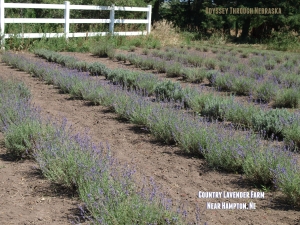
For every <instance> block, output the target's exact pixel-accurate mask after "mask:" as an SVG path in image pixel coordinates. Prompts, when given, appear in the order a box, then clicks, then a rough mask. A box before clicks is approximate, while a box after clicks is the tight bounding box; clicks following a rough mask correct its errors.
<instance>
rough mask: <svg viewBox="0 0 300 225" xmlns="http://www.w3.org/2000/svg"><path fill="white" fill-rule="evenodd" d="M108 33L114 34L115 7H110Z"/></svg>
mask: <svg viewBox="0 0 300 225" xmlns="http://www.w3.org/2000/svg"><path fill="white" fill-rule="evenodd" d="M109 19H110V23H109V32H110V33H111V34H114V25H115V5H111V9H110V14H109Z"/></svg>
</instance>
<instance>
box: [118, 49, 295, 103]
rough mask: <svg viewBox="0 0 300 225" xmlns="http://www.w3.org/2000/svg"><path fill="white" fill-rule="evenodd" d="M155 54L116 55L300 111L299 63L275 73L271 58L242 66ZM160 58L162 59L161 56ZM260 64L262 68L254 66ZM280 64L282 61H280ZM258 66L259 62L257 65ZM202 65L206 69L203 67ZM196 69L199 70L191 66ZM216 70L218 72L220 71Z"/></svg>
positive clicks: (223, 58)
mask: <svg viewBox="0 0 300 225" xmlns="http://www.w3.org/2000/svg"><path fill="white" fill-rule="evenodd" d="M160 52H161V53H160V54H154V53H152V54H153V56H155V57H150V56H141V55H137V54H129V55H126V54H116V55H115V58H116V59H117V60H119V61H124V62H126V61H129V62H130V63H131V64H133V65H135V66H136V67H138V68H141V69H143V70H154V69H155V70H157V71H158V72H162V73H166V75H167V77H183V78H185V79H186V80H187V81H188V82H195V83H201V82H203V81H204V79H205V78H207V79H208V80H209V82H210V84H211V85H212V86H213V87H215V88H217V90H219V91H229V92H232V93H235V94H237V95H246V96H251V97H252V98H254V99H257V100H260V101H264V102H271V101H272V100H273V101H274V103H273V105H274V107H291V108H298V107H299V105H300V101H299V99H300V90H299V88H300V78H299V74H300V68H299V69H298V70H297V64H298V60H297V59H296V58H294V59H293V60H292V61H286V62H285V63H284V64H283V65H282V66H281V67H279V68H277V69H276V70H274V71H273V72H268V71H269V70H272V69H274V67H275V64H276V62H275V61H274V60H273V59H270V58H267V57H255V58H251V60H250V65H249V66H248V65H246V64H244V63H243V64H241V63H238V59H236V60H234V58H232V57H227V56H224V55H220V56H218V57H217V58H218V59H219V60H220V62H218V61H216V60H215V59H213V58H206V57H205V56H204V57H201V56H198V55H191V54H188V55H180V54H175V53H174V52H167V53H165V52H162V51H160ZM157 56H158V57H157ZM168 60H169V61H168ZM256 62H259V63H260V65H259V66H258V65H254V64H255V63H256ZM277 62H278V63H280V62H281V60H279V59H278V60H277ZM256 64H257V63H256ZM202 65H204V66H205V68H203V67H201V66H202ZM191 66H195V67H191ZM217 68H218V70H215V71H212V70H214V69H217Z"/></svg>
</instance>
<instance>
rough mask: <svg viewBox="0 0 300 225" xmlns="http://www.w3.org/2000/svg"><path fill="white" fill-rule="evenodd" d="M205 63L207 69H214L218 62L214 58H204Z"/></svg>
mask: <svg viewBox="0 0 300 225" xmlns="http://www.w3.org/2000/svg"><path fill="white" fill-rule="evenodd" d="M204 65H205V67H206V68H207V69H209V70H213V69H215V68H216V65H217V62H216V61H215V60H214V59H206V60H204Z"/></svg>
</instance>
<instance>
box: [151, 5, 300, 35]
mask: <svg viewBox="0 0 300 225" xmlns="http://www.w3.org/2000/svg"><path fill="white" fill-rule="evenodd" d="M230 7H231V8H230ZM223 8H225V9H224V10H223ZM239 8H240V10H239ZM241 8H247V9H242V10H241ZM257 8H258V10H256V9H257ZM208 9H209V10H208ZM214 9H215V10H214ZM226 9H228V10H227V13H226ZM230 9H231V10H230ZM233 9H238V10H233ZM252 9H254V10H252ZM154 12H156V13H155V15H153V16H154V20H158V19H161V18H165V19H167V20H169V21H172V22H173V24H175V25H176V26H178V27H180V28H181V29H183V30H186V31H199V32H201V33H207V32H210V31H220V32H223V33H224V34H228V35H229V34H230V31H232V30H234V31H235V34H236V35H237V34H238V32H239V31H241V32H242V33H241V38H246V37H251V38H255V39H263V38H267V37H269V36H270V35H271V32H272V30H274V31H277V32H279V31H280V32H289V31H294V32H298V35H299V31H300V1H299V0H284V1H283V0H264V1H262V0H251V1H249V0H236V1H234V0H232V1H226V0H194V1H193V0H186V1H182V0H181V1H179V0H170V1H168V2H160V4H159V5H157V4H156V5H155V7H154ZM209 12H210V13H209ZM212 12H213V13H212ZM241 12H242V13H241ZM249 12H252V13H251V14H250V13H249ZM257 12H259V13H257ZM217 13H218V14H217ZM275 13H276V14H275Z"/></svg>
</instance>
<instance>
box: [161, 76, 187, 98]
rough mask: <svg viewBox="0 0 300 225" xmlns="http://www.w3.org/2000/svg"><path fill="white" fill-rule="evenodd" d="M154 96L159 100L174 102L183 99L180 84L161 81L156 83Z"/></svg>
mask: <svg viewBox="0 0 300 225" xmlns="http://www.w3.org/2000/svg"><path fill="white" fill-rule="evenodd" d="M155 94H156V97H157V98H158V99H159V100H164V99H168V100H171V99H173V100H174V101H176V100H180V101H181V100H183V97H184V93H183V90H182V87H181V86H180V84H179V83H175V82H172V81H162V82H160V83H158V84H157V86H156V88H155Z"/></svg>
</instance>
